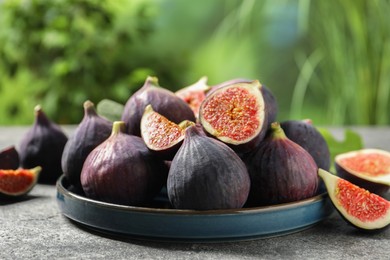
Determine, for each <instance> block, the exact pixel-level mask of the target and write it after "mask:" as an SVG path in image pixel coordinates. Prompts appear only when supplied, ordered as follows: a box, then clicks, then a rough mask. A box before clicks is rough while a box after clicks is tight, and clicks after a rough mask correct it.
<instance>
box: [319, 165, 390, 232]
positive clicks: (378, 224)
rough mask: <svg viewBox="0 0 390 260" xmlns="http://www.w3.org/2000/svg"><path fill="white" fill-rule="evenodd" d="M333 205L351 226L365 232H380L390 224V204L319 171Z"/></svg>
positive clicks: (338, 178)
mask: <svg viewBox="0 0 390 260" xmlns="http://www.w3.org/2000/svg"><path fill="white" fill-rule="evenodd" d="M318 174H319V176H321V178H322V179H323V180H324V182H325V186H326V188H327V190H328V194H329V197H330V199H331V200H332V202H333V205H334V206H335V208H336V209H337V211H338V212H339V213H340V214H341V216H342V217H343V218H344V219H345V220H346V221H347V222H348V223H350V224H351V225H353V226H355V227H357V228H359V229H363V230H380V229H383V228H385V227H388V226H389V224H390V202H389V201H387V200H386V199H384V198H382V197H380V196H378V195H377V194H374V193H371V192H369V191H368V190H366V189H363V188H361V187H359V186H357V185H354V184H352V183H351V182H349V181H347V180H345V179H343V178H340V177H338V176H336V175H333V174H332V173H330V172H327V171H325V170H322V169H319V170H318Z"/></svg>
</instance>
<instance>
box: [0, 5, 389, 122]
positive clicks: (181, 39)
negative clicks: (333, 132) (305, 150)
mask: <svg viewBox="0 0 390 260" xmlns="http://www.w3.org/2000/svg"><path fill="white" fill-rule="evenodd" d="M389 14H390V2H389V1H386V0H370V1H366V0H344V1H339V0H326V1H325V0H324V1H314V0H312V1H311V0H288V1H287V0H284V1H283V0H280V1H271V0H263V1H255V0H213V1H209V0H199V1H192V2H188V1H180V0H112V1H110V0H105V1H101V0H51V1H49V0H0V124H1V125H15V124H18V125H19V124H31V123H32V122H33V108H34V106H35V105H36V104H41V105H42V107H43V109H44V111H45V112H46V113H47V114H48V116H49V117H50V118H51V119H52V120H54V121H55V122H57V123H61V124H77V123H79V122H80V120H81V118H82V116H83V109H82V103H83V102H84V101H85V100H87V99H90V100H91V101H93V102H94V103H95V104H97V103H98V102H99V101H100V100H102V99H104V98H108V99H112V100H115V101H117V102H120V103H122V104H124V103H125V102H126V101H127V99H128V98H129V97H130V95H131V94H132V93H133V92H134V91H136V90H137V89H138V88H140V87H141V86H142V84H143V82H144V80H145V79H146V77H147V76H148V75H153V76H157V77H158V79H159V83H160V85H161V86H163V87H166V88H169V89H171V90H177V89H179V88H182V87H184V86H187V85H191V84H193V83H194V82H195V81H197V80H198V79H199V78H201V77H202V76H207V77H208V84H209V85H214V84H218V83H220V82H222V81H226V80H229V79H233V78H238V77H244V78H252V79H258V80H260V82H262V83H263V84H264V85H266V86H268V87H269V88H270V89H271V90H272V91H273V93H274V95H275V96H276V98H277V100H278V103H279V110H280V113H279V116H278V120H279V121H283V120H286V119H303V118H311V119H312V120H313V122H314V123H315V124H317V125H384V124H389V123H390V113H388V111H389V109H390V105H389V98H390V26H389V25H390V15H389Z"/></svg>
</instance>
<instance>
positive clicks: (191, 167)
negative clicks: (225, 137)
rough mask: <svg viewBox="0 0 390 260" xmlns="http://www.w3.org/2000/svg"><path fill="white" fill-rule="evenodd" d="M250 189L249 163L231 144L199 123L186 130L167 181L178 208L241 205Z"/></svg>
mask: <svg viewBox="0 0 390 260" xmlns="http://www.w3.org/2000/svg"><path fill="white" fill-rule="evenodd" d="M249 189H250V179H249V175H248V172H247V169H246V167H245V164H244V163H243V161H242V160H241V159H240V158H239V157H238V155H237V154H236V153H235V152H234V151H233V150H232V149H231V148H230V147H228V146H227V145H225V144H224V143H222V142H220V141H218V140H215V139H214V138H211V137H208V136H206V135H205V134H204V133H203V132H202V130H201V127H200V126H199V125H196V126H190V127H188V128H187V129H186V133H185V138H184V141H183V144H182V146H181V147H180V149H179V151H178V152H177V153H176V155H175V157H174V158H173V160H172V164H171V167H170V170H169V174H168V181H167V192H168V198H169V200H170V202H171V203H172V205H173V206H174V207H175V208H178V209H194V210H214V209H231V208H241V207H242V206H243V205H244V204H245V202H246V200H247V197H248V193H249Z"/></svg>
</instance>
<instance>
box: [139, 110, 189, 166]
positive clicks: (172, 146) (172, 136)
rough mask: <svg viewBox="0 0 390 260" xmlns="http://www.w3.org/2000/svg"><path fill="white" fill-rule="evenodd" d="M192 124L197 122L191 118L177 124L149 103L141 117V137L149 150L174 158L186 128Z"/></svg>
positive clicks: (167, 158)
mask: <svg viewBox="0 0 390 260" xmlns="http://www.w3.org/2000/svg"><path fill="white" fill-rule="evenodd" d="M191 125H195V123H194V122H192V121H189V120H184V121H183V122H181V123H179V124H176V123H174V122H172V121H170V120H169V119H168V118H166V117H165V116H163V115H161V114H160V113H158V112H156V111H154V110H153V108H152V106H151V105H147V106H146V107H145V111H144V113H143V115H142V118H141V137H142V139H143V140H144V142H145V144H146V146H147V147H148V148H149V150H151V151H153V152H155V153H156V154H157V155H158V156H160V157H161V158H163V159H166V160H172V158H173V157H174V156H175V154H176V152H177V150H179V148H180V146H181V144H182V142H183V139H184V134H185V129H186V128H187V127H189V126H191Z"/></svg>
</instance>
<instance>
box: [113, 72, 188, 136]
mask: <svg viewBox="0 0 390 260" xmlns="http://www.w3.org/2000/svg"><path fill="white" fill-rule="evenodd" d="M149 104H150V105H152V106H153V109H154V110H155V111H156V112H158V113H160V114H161V115H163V116H165V117H167V118H169V120H171V121H173V122H174V123H176V124H179V123H180V122H182V121H184V120H189V121H193V122H195V120H196V119H195V115H194V112H192V109H191V108H190V106H189V105H188V104H187V103H186V102H184V101H183V100H182V99H181V98H179V97H178V96H176V95H175V93H173V92H172V91H170V90H168V89H165V88H162V87H160V86H159V85H158V79H157V78H156V77H150V76H149V77H147V79H146V81H145V83H144V85H143V87H142V88H141V89H139V90H138V91H137V92H135V93H134V94H133V95H132V96H131V97H130V98H129V99H128V101H127V102H126V104H125V108H124V110H123V114H122V118H121V120H122V121H124V122H125V123H126V124H127V133H128V134H131V135H136V136H141V129H140V123H141V118H142V115H143V113H144V110H145V107H146V106H147V105H149Z"/></svg>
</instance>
